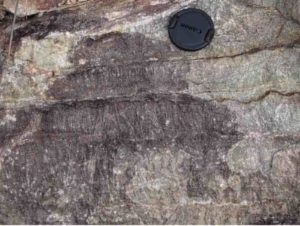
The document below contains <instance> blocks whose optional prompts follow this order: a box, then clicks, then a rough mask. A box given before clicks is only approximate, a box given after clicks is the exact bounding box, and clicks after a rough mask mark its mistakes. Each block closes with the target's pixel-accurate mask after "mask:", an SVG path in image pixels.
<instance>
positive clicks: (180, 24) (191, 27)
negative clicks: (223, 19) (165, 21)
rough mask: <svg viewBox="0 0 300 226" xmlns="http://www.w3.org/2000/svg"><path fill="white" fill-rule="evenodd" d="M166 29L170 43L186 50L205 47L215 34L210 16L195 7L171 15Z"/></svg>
mask: <svg viewBox="0 0 300 226" xmlns="http://www.w3.org/2000/svg"><path fill="white" fill-rule="evenodd" d="M168 30H169V36H170V39H171V41H172V43H173V44H174V45H175V46H177V47H178V48H179V49H182V50H186V51H196V50H200V49H203V48H205V47H206V46H208V45H209V44H210V43H211V41H212V39H213V37H214V34H215V29H214V23H213V21H212V19H211V18H210V16H209V15H208V14H207V13H206V12H204V11H202V10H200V9H195V8H189V9H184V10H181V11H179V12H177V13H176V14H175V15H173V16H172V17H171V19H170V22H169V26H168Z"/></svg>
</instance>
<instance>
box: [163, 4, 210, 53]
mask: <svg viewBox="0 0 300 226" xmlns="http://www.w3.org/2000/svg"><path fill="white" fill-rule="evenodd" d="M187 13H197V14H199V16H200V17H201V19H202V20H206V22H208V24H209V26H210V27H209V29H208V32H207V34H206V36H205V37H204V38H202V39H201V40H199V43H198V44H197V45H194V46H191V45H189V43H185V42H182V41H180V40H178V37H177V36H176V35H175V34H174V33H173V32H174V31H175V28H176V26H177V25H178V22H179V21H180V18H182V16H183V15H184V14H187ZM182 32H184V31H182ZM168 33H169V38H170V40H171V42H172V43H173V44H174V45H175V46H176V47H177V48H179V49H180V50H184V51H189V52H193V51H198V50H201V49H203V48H205V47H207V46H208V45H209V44H210V43H211V42H212V40H213V38H214V34H215V28H214V22H213V20H212V18H211V17H210V16H209V15H208V14H207V13H206V12H205V11H203V10H201V9H198V8H186V9H183V10H180V11H178V12H176V13H174V14H173V15H172V16H171V17H170V20H169V24H168Z"/></svg>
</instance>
